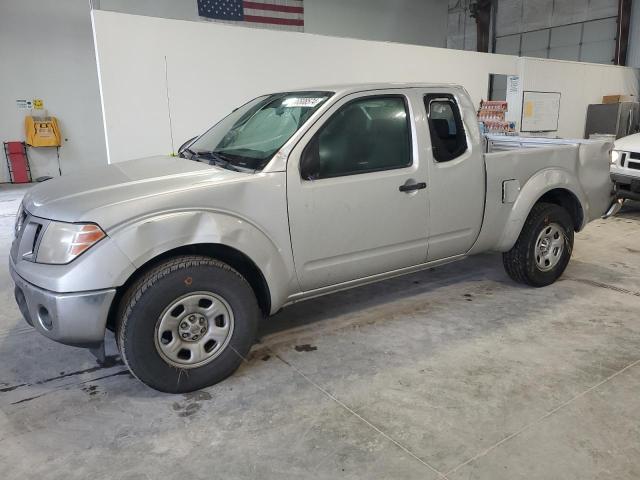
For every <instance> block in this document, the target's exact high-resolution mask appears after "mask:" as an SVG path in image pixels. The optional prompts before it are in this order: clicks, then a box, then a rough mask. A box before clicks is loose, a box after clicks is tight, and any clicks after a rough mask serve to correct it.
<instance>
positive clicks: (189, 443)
mask: <svg viewBox="0 0 640 480" xmlns="http://www.w3.org/2000/svg"><path fill="white" fill-rule="evenodd" d="M23 193H24V189H23V188H15V187H13V188H9V187H2V189H1V190H0V224H1V225H0V257H1V258H0V264H2V265H6V262H7V255H8V250H9V243H10V240H11V237H12V224H13V214H14V212H15V210H16V209H17V206H18V202H19V200H20V198H21V196H22V194H23ZM639 238H640V211H639V210H637V209H635V210H634V209H633V208H629V209H627V210H626V211H625V212H623V213H622V214H620V215H619V216H618V217H617V218H614V219H610V220H607V221H596V222H594V223H593V224H591V225H590V226H589V227H588V228H587V229H586V230H585V231H584V232H582V233H580V234H579V235H578V236H577V240H576V246H575V251H574V258H573V260H572V262H571V264H570V266H569V268H568V270H567V272H566V273H565V275H564V276H563V278H562V279H561V281H559V282H558V283H556V284H555V285H554V286H551V287H547V288H544V289H531V288H525V287H522V286H519V285H516V284H514V283H513V282H511V281H510V280H509V279H508V278H507V276H506V274H505V273H504V272H503V270H502V265H501V259H500V256H499V255H483V256H479V257H474V258H470V259H468V260H465V261H463V262H460V263H457V264H452V265H449V266H445V267H442V268H439V269H435V270H433V271H426V272H421V273H419V274H414V275H410V276H406V277H404V278H398V279H395V280H391V281H387V282H383V283H379V284H377V285H372V286H367V287H363V288H359V289H355V290H352V291H348V292H342V293H338V294H334V295H331V296H328V297H324V298H320V299H316V300H312V301H309V302H306V303H301V304H297V305H295V306H292V307H290V308H288V309H285V310H284V311H283V312H281V313H280V314H279V315H277V316H276V317H274V318H272V319H270V320H269V321H266V322H264V324H263V326H262V331H261V340H260V343H259V344H258V345H256V347H255V348H254V350H253V353H252V355H251V358H250V360H249V361H248V362H247V363H246V364H245V365H244V366H243V367H242V368H241V369H240V370H239V371H238V372H237V373H236V374H235V375H234V376H233V377H231V378H229V379H228V380H226V381H224V382H223V383H221V384H219V385H217V386H214V387H211V388H208V389H206V390H203V391H200V392H196V393H193V394H188V395H166V394H161V393H157V392H155V391H153V390H151V389H149V388H147V387H145V386H144V385H142V384H141V383H139V382H137V381H136V380H134V379H133V378H132V377H131V376H130V375H129V374H128V373H127V372H126V370H125V368H124V367H123V365H122V364H121V362H120V361H119V358H118V357H113V358H112V362H111V365H110V366H108V367H105V368H101V367H98V366H97V365H96V363H95V361H94V360H93V357H92V356H91V355H90V354H89V353H88V352H87V351H84V350H81V349H75V348H71V347H65V346H63V345H58V344H56V343H53V342H51V341H49V340H47V339H45V338H44V337H42V336H40V335H39V334H36V333H34V332H33V331H32V330H31V329H30V328H29V327H28V326H27V325H26V324H25V323H24V322H23V320H22V319H21V318H20V315H19V313H18V309H17V308H16V306H15V304H14V301H13V295H12V283H11V280H10V278H9V276H8V272H7V270H6V268H4V267H3V268H1V269H0V306H1V308H0V465H1V466H2V467H3V470H2V474H1V477H2V478H3V479H7V480H9V479H20V480H23V479H31V478H47V479H65V480H70V479H83V480H86V479H89V478H91V479H102V478H104V479H143V478H151V479H155V478H167V479H173V478H202V479H213V478H233V479H251V478H261V479H281V478H294V477H296V478H313V479H318V478H327V479H335V478H349V479H350V478H361V479H372V478H393V479H413V478H420V479H436V478H445V477H446V478H448V479H451V480H453V479H491V480H498V479H509V480H514V479H527V480H534V479H560V478H561V479H563V480H570V479H580V480H586V479H596V478H612V479H617V480H622V479H634V480H637V479H638V478H640V315H639V314H638V312H639V310H640V242H639ZM108 353H110V354H112V355H115V354H116V351H115V346H114V343H113V339H112V338H109V343H108Z"/></svg>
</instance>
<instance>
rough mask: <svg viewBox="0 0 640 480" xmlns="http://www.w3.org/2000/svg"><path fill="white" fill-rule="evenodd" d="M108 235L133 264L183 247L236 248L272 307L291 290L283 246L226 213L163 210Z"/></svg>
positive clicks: (289, 267)
mask: <svg viewBox="0 0 640 480" xmlns="http://www.w3.org/2000/svg"><path fill="white" fill-rule="evenodd" d="M110 236H111V237H112V238H113V240H114V241H115V242H116V244H117V245H118V247H119V248H120V250H122V252H123V253H124V254H125V255H126V256H127V257H128V258H129V260H130V261H131V263H133V265H135V267H136V268H140V267H141V266H142V265H144V264H145V263H146V262H148V261H149V260H151V259H153V258H155V257H157V256H158V255H161V254H163V253H165V252H168V251H170V250H173V249H175V248H178V247H184V246H187V245H195V244H222V245H226V246H228V247H232V248H234V249H236V250H239V251H240V252H242V253H244V254H245V255H247V256H248V257H249V258H250V259H251V260H252V261H253V262H254V263H255V264H256V266H257V267H258V268H259V269H260V271H261V272H262V274H263V276H264V278H265V280H266V282H267V285H268V286H269V290H270V293H271V305H272V307H273V309H277V308H279V306H281V305H282V304H283V303H284V302H285V300H286V298H287V297H288V296H289V295H290V294H291V293H292V291H296V290H297V284H296V282H297V279H296V277H295V270H294V268H293V262H292V259H291V256H290V251H288V250H287V249H286V247H288V246H278V245H277V244H276V242H274V241H273V240H272V239H271V238H269V236H268V235H267V234H266V233H265V232H264V231H263V230H261V229H260V228H259V227H258V226H256V225H254V224H253V223H251V222H249V221H248V220H247V219H244V218H241V217H239V216H236V215H234V214H231V213H228V212H220V211H208V210H188V211H175V212H165V213H162V214H156V215H153V216H149V217H146V218H142V219H137V220H135V221H134V222H131V223H128V224H125V225H122V226H119V227H118V228H117V230H115V231H113V232H110ZM287 253H289V255H287Z"/></svg>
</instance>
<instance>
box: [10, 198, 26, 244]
mask: <svg viewBox="0 0 640 480" xmlns="http://www.w3.org/2000/svg"><path fill="white" fill-rule="evenodd" d="M25 217H26V215H25V213H24V207H23V206H22V203H21V204H20V206H19V207H18V212H17V213H16V222H15V224H14V225H13V236H14V237H17V236H18V233H19V232H20V230H22V224H23V223H24V218H25Z"/></svg>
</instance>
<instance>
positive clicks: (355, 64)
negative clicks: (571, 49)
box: [93, 11, 638, 162]
mask: <svg viewBox="0 0 640 480" xmlns="http://www.w3.org/2000/svg"><path fill="white" fill-rule="evenodd" d="M93 15H94V28H95V38H96V45H97V51H98V61H99V68H100V77H101V89H102V98H103V102H104V115H105V124H106V130H107V133H108V144H109V151H110V160H111V161H112V162H117V161H122V160H126V159H130V158H135V157H141V156H145V155H155V154H167V153H169V152H171V151H172V146H171V130H170V128H169V115H168V107H167V94H168V97H169V104H170V107H171V108H170V109H171V119H172V125H173V130H172V132H173V138H174V146H175V147H177V146H178V145H179V144H180V143H181V142H182V141H184V140H186V139H188V138H190V137H191V136H193V135H196V134H198V133H201V132H202V131H204V130H205V129H207V128H208V127H209V126H211V125H212V124H213V123H215V122H216V121H218V120H219V119H220V118H222V117H223V116H224V115H226V114H228V113H229V112H230V111H231V110H232V109H233V108H235V107H237V106H238V105H240V104H242V103H244V102H245V101H247V100H248V99H250V98H253V97H255V96H258V95H260V94H263V93H266V92H273V91H282V90H286V89H289V88H299V87H312V86H317V85H323V84H336V83H345V82H346V83H354V82H393V81H397V82H451V83H459V84H461V85H463V86H465V88H467V90H468V91H469V93H470V94H471V96H472V99H473V101H474V103H475V104H478V102H479V101H480V99H481V98H486V95H487V89H488V80H489V74H490V73H499V74H520V75H521V76H522V78H523V79H524V81H525V85H526V86H527V88H528V89H531V90H550V91H561V92H562V95H563V101H564V100H565V99H566V100H567V103H563V104H562V107H561V108H562V111H563V114H562V115H563V116H562V118H561V122H560V130H559V132H558V133H559V135H561V136H565V137H571V136H580V135H581V134H582V131H583V129H584V112H585V111H586V106H587V104H588V103H592V102H597V101H599V100H600V97H601V96H602V95H604V94H606V93H610V92H616V93H623V94H625V93H626V94H631V93H634V94H637V89H638V84H637V79H636V77H635V76H634V71H633V70H632V69H625V68H620V67H610V66H605V65H584V64H578V63H570V62H557V61H547V60H535V59H523V58H518V57H514V56H506V55H491V54H482V53H476V52H465V51H459V50H458V51H452V50H447V49H440V48H431V47H421V46H415V45H402V44H395V43H385V42H370V41H363V40H354V39H345V38H337V37H326V36H320V35H310V34H302V33H295V32H278V31H271V30H261V29H245V28H242V27H231V26H226V25H218V24H210V23H202V22H186V21H179V20H166V19H161V18H151V17H142V16H135V15H126V14H119V13H113V12H104V11H96V12H94V14H93ZM165 57H166V59H167V65H168V72H167V73H168V89H167V88H166V85H167V84H166V83H165V70H164V60H165ZM585 78H589V82H585V81H584V79H585ZM586 84H588V87H587V86H586ZM572 112H573V113H572ZM577 112H581V113H577Z"/></svg>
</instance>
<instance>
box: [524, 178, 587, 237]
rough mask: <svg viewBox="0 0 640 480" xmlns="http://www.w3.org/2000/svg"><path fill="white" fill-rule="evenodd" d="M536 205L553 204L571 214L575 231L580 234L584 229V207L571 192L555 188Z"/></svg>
mask: <svg viewBox="0 0 640 480" xmlns="http://www.w3.org/2000/svg"><path fill="white" fill-rule="evenodd" d="M536 203H553V204H555V205H558V206H560V207H562V208H564V209H565V210H566V211H567V212H569V215H570V216H571V219H572V220H573V228H574V229H575V231H576V232H578V231H580V228H582V222H583V221H584V212H583V211H582V205H580V201H579V200H578V198H577V197H576V196H575V195H574V194H573V193H571V192H570V191H569V190H565V189H564V188H555V189H553V190H550V191H548V192H547V193H545V194H544V195H543V196H542V197H540V198H539V199H538V201H537V202H536Z"/></svg>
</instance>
